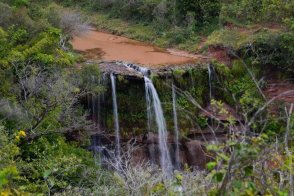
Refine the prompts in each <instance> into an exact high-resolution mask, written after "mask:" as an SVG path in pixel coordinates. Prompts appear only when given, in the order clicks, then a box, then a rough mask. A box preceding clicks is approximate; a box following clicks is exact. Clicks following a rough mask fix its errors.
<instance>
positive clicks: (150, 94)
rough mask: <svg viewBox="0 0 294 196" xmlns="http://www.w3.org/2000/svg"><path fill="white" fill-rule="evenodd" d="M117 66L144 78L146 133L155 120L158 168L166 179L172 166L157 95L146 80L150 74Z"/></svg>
mask: <svg viewBox="0 0 294 196" xmlns="http://www.w3.org/2000/svg"><path fill="white" fill-rule="evenodd" d="M117 64H121V65H124V66H125V67H127V68H128V69H133V70H135V71H137V72H139V73H141V74H143V76H144V82H145V98H146V107H147V127H148V131H151V129H152V127H153V122H154V120H155V124H156V127H157V130H158V143H159V151H160V166H161V168H162V170H163V172H164V174H165V175H166V176H167V177H169V176H171V175H172V170H173V166H172V162H171V158H170V154H169V149H168V143H167V137H168V135H167V128H166V122H165V118H164V115H163V110H162V106H161V102H160V99H159V97H158V93H157V91H156V89H155V87H154V85H153V83H152V81H151V80H150V79H149V78H148V75H150V73H151V72H150V70H149V69H147V68H144V67H140V66H138V65H135V64H132V63H125V62H117Z"/></svg>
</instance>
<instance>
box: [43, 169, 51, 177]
mask: <svg viewBox="0 0 294 196" xmlns="http://www.w3.org/2000/svg"><path fill="white" fill-rule="evenodd" d="M50 174H51V171H50V170H45V171H44V173H43V177H44V178H48V176H50Z"/></svg>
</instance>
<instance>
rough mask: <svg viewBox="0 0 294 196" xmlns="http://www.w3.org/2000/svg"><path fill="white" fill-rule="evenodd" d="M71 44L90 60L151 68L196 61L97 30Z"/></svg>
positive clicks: (78, 37)
mask: <svg viewBox="0 0 294 196" xmlns="http://www.w3.org/2000/svg"><path fill="white" fill-rule="evenodd" d="M71 43H72V45H73V48H74V50H76V51H79V52H81V53H83V54H84V55H85V57H86V58H88V59H101V60H104V61H126V62H130V63H136V64H141V65H151V66H160V65H167V64H169V65H173V64H185V63H192V62H194V61H195V58H193V57H191V56H189V55H186V53H184V52H177V51H176V52H175V51H170V50H165V49H162V48H158V47H154V46H152V45H148V44H146V43H143V42H139V41H135V40H131V39H128V38H125V37H122V36H116V35H113V34H110V33H104V32H99V31H95V30H90V31H88V32H87V33H84V34H83V35H80V36H77V37H74V38H73V40H72V42H71Z"/></svg>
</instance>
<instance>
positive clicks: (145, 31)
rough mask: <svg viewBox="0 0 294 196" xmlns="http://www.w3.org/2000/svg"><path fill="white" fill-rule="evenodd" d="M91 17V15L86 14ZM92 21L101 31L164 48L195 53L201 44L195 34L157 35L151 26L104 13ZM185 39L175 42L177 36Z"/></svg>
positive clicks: (166, 33) (94, 17) (164, 33)
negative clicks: (111, 16) (187, 35)
mask: <svg viewBox="0 0 294 196" xmlns="http://www.w3.org/2000/svg"><path fill="white" fill-rule="evenodd" d="M85 14H86V15H89V13H85ZM91 21H92V23H93V25H94V26H95V27H97V29H99V30H103V31H107V32H110V33H113V34H116V35H123V36H126V37H128V38H131V39H135V40H139V41H144V42H148V43H151V44H154V45H156V46H159V47H163V48H170V47H174V48H178V49H183V50H187V51H190V52H192V51H195V50H196V48H197V47H198V45H199V43H200V40H201V38H200V36H198V35H196V34H194V33H193V35H189V37H188V38H187V37H185V35H181V33H183V32H182V31H181V29H169V30H166V31H164V32H161V33H157V32H156V31H155V29H154V27H153V26H152V25H151V24H148V25H147V24H142V23H137V22H133V21H125V20H122V19H119V18H110V17H109V16H108V15H107V14H104V13H97V12H96V13H95V14H92V16H91ZM176 35H179V36H181V37H184V39H182V40H181V41H177V40H175V39H176V38H175V36H176Z"/></svg>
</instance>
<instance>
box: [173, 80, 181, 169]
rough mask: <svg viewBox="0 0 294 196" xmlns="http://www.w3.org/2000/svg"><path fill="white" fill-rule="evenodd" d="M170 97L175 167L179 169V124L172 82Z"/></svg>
mask: <svg viewBox="0 0 294 196" xmlns="http://www.w3.org/2000/svg"><path fill="white" fill-rule="evenodd" d="M172 97H173V118H174V131H175V142H176V154H175V157H176V158H175V159H176V164H175V167H176V168H177V169H180V167H181V165H180V146H179V126H178V115H177V97H176V89H175V85H174V84H172Z"/></svg>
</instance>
